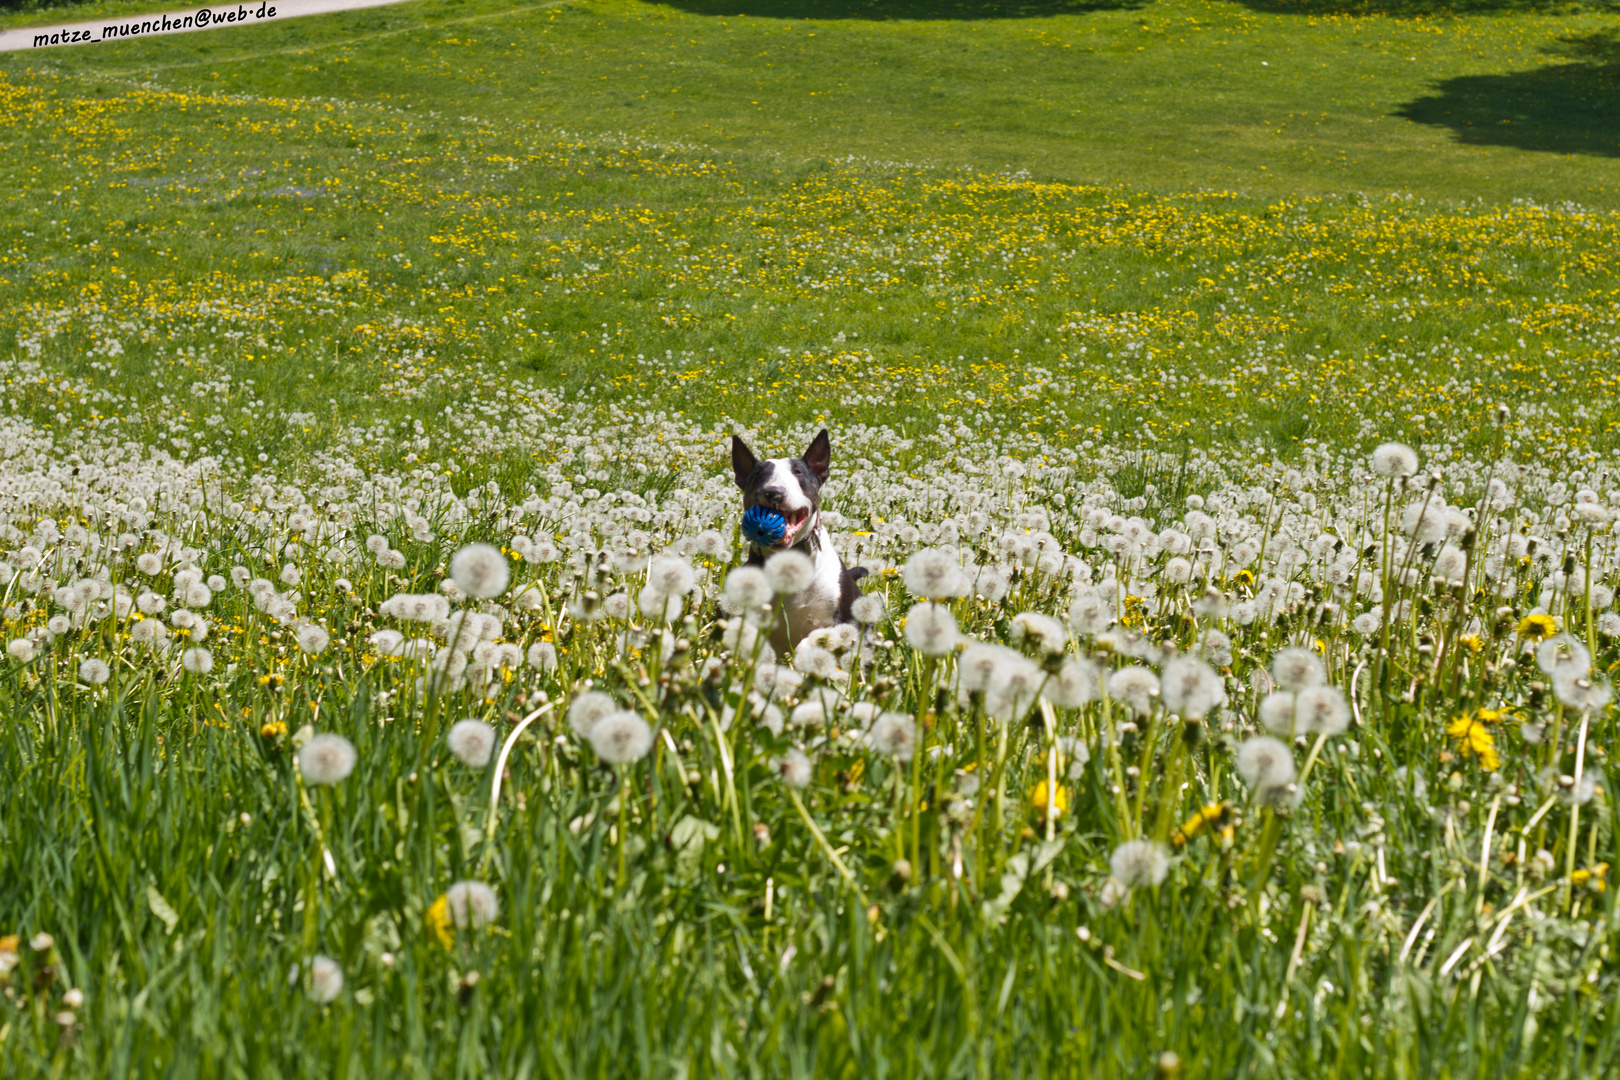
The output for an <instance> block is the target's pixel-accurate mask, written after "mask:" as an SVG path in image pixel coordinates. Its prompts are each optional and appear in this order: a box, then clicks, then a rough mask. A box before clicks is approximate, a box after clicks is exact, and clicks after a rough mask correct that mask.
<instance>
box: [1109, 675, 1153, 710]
mask: <svg viewBox="0 0 1620 1080" xmlns="http://www.w3.org/2000/svg"><path fill="white" fill-rule="evenodd" d="M1108 696H1109V697H1110V698H1112V699H1113V700H1115V701H1117V702H1119V703H1120V704H1122V705H1124V706H1125V707H1126V708H1128V709H1130V710H1131V711H1132V712H1133V713H1135V714H1136V715H1138V716H1149V715H1151V714H1152V712H1153V708H1154V703H1155V700H1156V699H1157V698H1158V696H1159V677H1158V676H1157V675H1155V674H1153V672H1151V671H1149V670H1148V669H1147V668H1145V667H1140V666H1136V665H1132V666H1130V667H1122V668H1120V669H1119V670H1118V671H1116V672H1114V673H1113V674H1112V675H1110V676H1108Z"/></svg>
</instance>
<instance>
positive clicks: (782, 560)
mask: <svg viewBox="0 0 1620 1080" xmlns="http://www.w3.org/2000/svg"><path fill="white" fill-rule="evenodd" d="M765 576H766V577H767V578H768V579H769V580H770V583H771V589H772V591H774V592H776V593H778V594H779V595H782V596H796V595H798V594H799V593H802V592H803V591H804V590H805V589H807V588H809V587H810V583H811V582H812V581H814V580H815V579H816V564H815V563H814V562H812V561H811V559H810V556H808V555H806V554H805V553H804V552H802V551H779V552H777V553H776V554H775V555H772V556H771V557H770V558H769V559H766V560H765Z"/></svg>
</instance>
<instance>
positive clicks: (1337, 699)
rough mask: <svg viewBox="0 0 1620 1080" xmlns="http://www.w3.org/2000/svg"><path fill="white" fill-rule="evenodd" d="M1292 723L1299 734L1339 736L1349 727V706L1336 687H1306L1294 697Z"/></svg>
mask: <svg viewBox="0 0 1620 1080" xmlns="http://www.w3.org/2000/svg"><path fill="white" fill-rule="evenodd" d="M1294 722H1295V724H1296V727H1297V730H1298V731H1299V732H1309V733H1311V734H1313V735H1327V736H1330V737H1331V736H1334V735H1339V734H1342V733H1343V732H1344V729H1345V728H1347V727H1349V726H1350V706H1349V704H1347V703H1346V702H1345V700H1344V694H1343V692H1341V691H1340V690H1339V688H1338V687H1336V686H1307V687H1306V688H1305V689H1303V690H1301V691H1300V692H1299V693H1298V694H1296V695H1295V696H1294Z"/></svg>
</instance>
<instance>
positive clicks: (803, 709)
mask: <svg viewBox="0 0 1620 1080" xmlns="http://www.w3.org/2000/svg"><path fill="white" fill-rule="evenodd" d="M826 720H827V706H826V705H825V704H824V703H822V702H820V701H801V702H800V703H799V704H797V705H795V706H793V711H792V712H791V713H789V714H788V723H789V724H792V725H793V726H794V727H801V728H802V727H818V726H820V725H821V724H823V723H825V722H826Z"/></svg>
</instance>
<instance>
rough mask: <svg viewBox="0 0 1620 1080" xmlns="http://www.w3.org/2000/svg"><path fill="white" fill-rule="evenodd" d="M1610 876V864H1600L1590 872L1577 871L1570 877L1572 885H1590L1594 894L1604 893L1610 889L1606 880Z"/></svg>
mask: <svg viewBox="0 0 1620 1080" xmlns="http://www.w3.org/2000/svg"><path fill="white" fill-rule="evenodd" d="M1608 876H1609V864H1608V863H1606V862H1600V863H1598V864H1597V865H1596V866H1594V867H1592V868H1591V869H1589V870H1577V871H1575V872H1574V873H1573V874H1571V875H1569V880H1570V884H1572V885H1576V886H1581V885H1590V886H1591V887H1592V891H1593V892H1602V891H1603V890H1604V889H1605V888H1607V887H1608V882H1607V881H1606V880H1605V879H1606V878H1607V877H1608Z"/></svg>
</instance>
